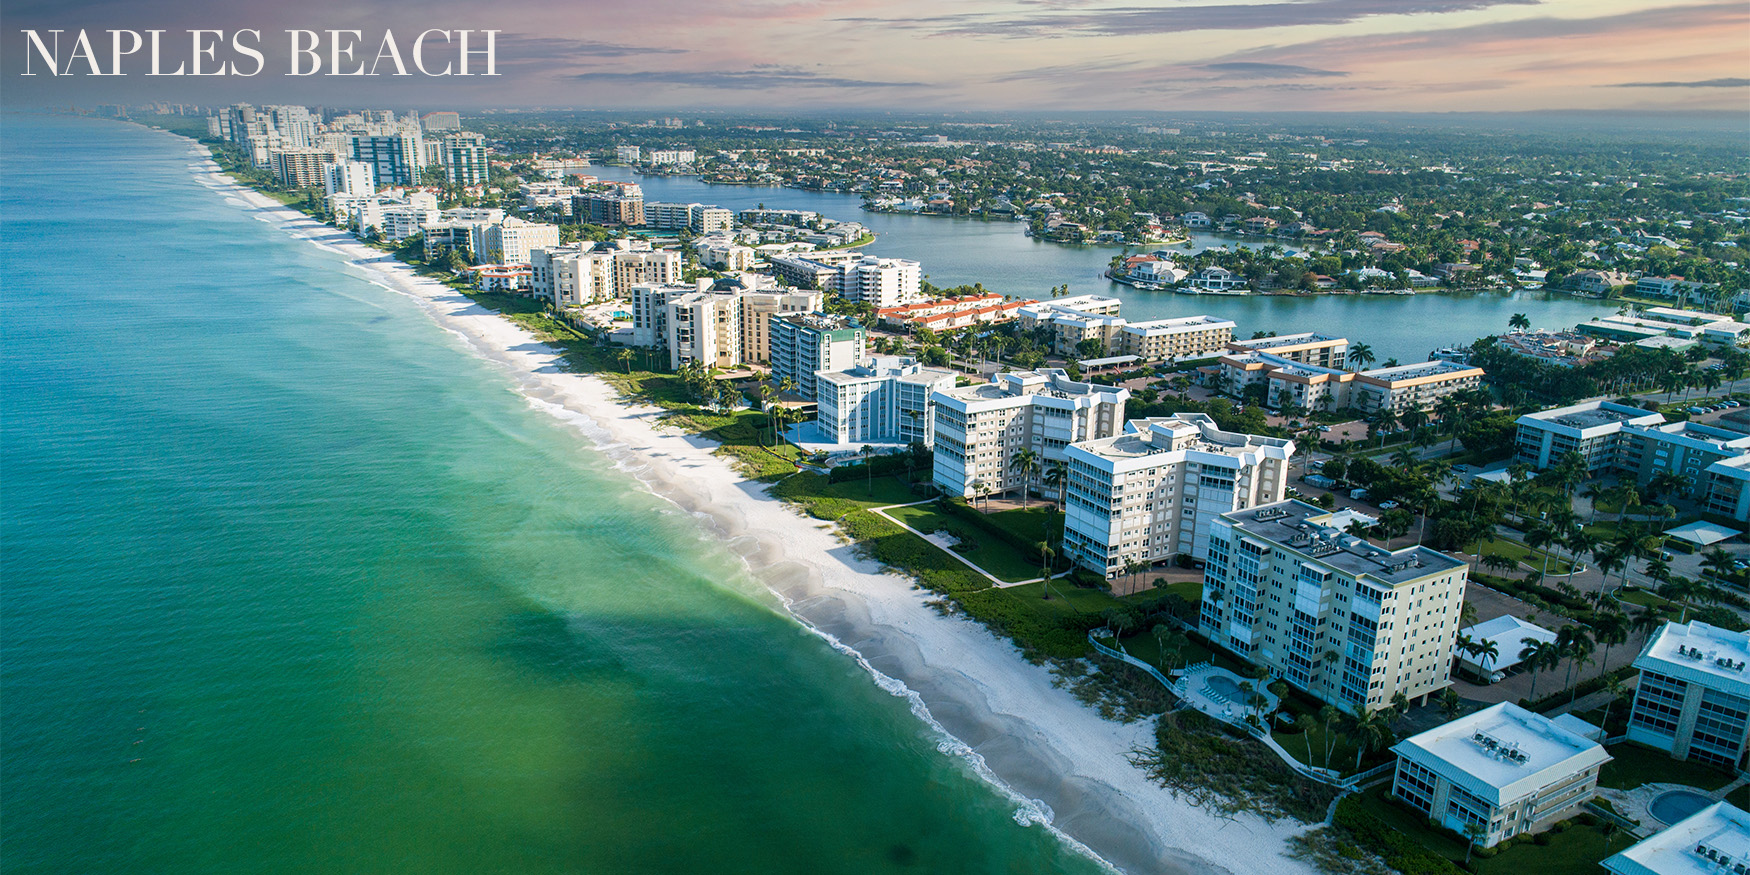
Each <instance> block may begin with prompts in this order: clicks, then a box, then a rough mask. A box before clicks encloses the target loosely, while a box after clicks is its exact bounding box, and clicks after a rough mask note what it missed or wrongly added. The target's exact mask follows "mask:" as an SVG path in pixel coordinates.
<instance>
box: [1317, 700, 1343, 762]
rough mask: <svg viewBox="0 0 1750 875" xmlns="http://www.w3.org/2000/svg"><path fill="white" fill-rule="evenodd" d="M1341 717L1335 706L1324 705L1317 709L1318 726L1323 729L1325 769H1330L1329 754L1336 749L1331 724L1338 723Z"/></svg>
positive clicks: (1335, 739)
mask: <svg viewBox="0 0 1750 875" xmlns="http://www.w3.org/2000/svg"><path fill="white" fill-rule="evenodd" d="M1342 717H1343V712H1341V711H1339V710H1337V706H1335V705H1326V706H1324V707H1322V708H1320V709H1319V724H1320V725H1322V726H1323V727H1324V728H1325V768H1327V769H1328V768H1330V767H1331V754H1332V753H1334V752H1336V749H1337V733H1336V732H1334V731H1333V728H1334V727H1333V724H1335V723H1337V722H1338V721H1340V720H1341V719H1342Z"/></svg>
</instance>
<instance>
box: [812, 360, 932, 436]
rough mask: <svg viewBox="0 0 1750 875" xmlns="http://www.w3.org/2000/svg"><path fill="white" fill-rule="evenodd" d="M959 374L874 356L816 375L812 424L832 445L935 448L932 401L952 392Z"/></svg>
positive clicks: (915, 362) (915, 363)
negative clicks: (910, 445)
mask: <svg viewBox="0 0 1750 875" xmlns="http://www.w3.org/2000/svg"><path fill="white" fill-rule="evenodd" d="M956 379H957V375H956V374H955V373H954V372H953V371H950V370H945V369H941V368H930V367H925V366H923V365H921V364H919V363H918V361H917V360H916V359H910V358H901V357H898V356H877V357H875V358H871V359H867V360H864V361H862V362H859V363H858V364H857V365H856V366H855V367H852V368H848V369H846V370H840V371H821V372H820V373H818V374H816V375H815V380H816V382H815V396H814V397H815V401H816V402H817V408H818V410H819V414H818V416H817V417H816V419H815V422H816V424H817V427H818V428H819V429H820V434H821V438H822V440H824V441H825V442H827V443H833V444H900V445H907V444H912V443H921V444H923V445H924V446H926V447H928V446H933V445H934V444H935V429H934V426H935V415H936V405H935V402H934V401H932V400H931V396H932V395H933V394H934V393H936V392H940V391H944V390H947V389H952V388H954V383H955V380H956Z"/></svg>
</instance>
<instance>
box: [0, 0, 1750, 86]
mask: <svg viewBox="0 0 1750 875" xmlns="http://www.w3.org/2000/svg"><path fill="white" fill-rule="evenodd" d="M55 28H59V29H62V30H63V31H64V33H63V34H62V40H63V44H62V45H61V50H60V51H59V52H58V53H57V55H58V57H59V58H61V59H62V60H63V61H67V63H66V64H64V65H63V66H64V68H70V69H72V70H73V71H74V75H67V76H49V75H44V73H43V67H44V64H43V62H42V61H41V60H40V59H39V58H38V57H37V56H36V55H35V53H34V52H33V51H32V50H31V49H30V44H29V43H28V42H27V40H26V37H25V35H24V34H23V32H22V31H24V30H25V29H32V30H37V31H39V32H45V31H47V30H49V29H55ZM154 28H156V29H163V30H165V31H166V35H165V37H164V38H163V39H164V49H163V53H164V58H165V61H164V66H163V69H174V64H175V63H179V62H186V61H187V56H188V55H189V53H190V50H189V47H188V42H189V36H188V34H187V31H188V30H190V29H196V28H200V29H213V30H223V31H225V32H226V35H225V39H227V40H228V39H230V37H231V35H232V33H234V32H235V31H236V30H238V29H242V28H251V29H255V30H259V31H261V32H262V38H261V40H260V43H261V48H262V50H263V53H264V54H265V55H266V58H265V63H264V65H263V71H262V73H261V74H260V75H256V76H252V77H250V76H240V75H230V76H218V77H204V78H191V77H173V76H147V75H145V72H146V68H147V66H148V64H147V62H146V61H145V58H146V56H147V53H146V52H145V51H141V52H138V53H135V54H134V55H130V56H128V57H127V59H126V60H125V61H124V64H123V67H122V69H123V71H124V72H126V73H128V75H125V76H105V77H95V76H91V75H85V74H88V73H89V72H90V65H89V64H86V63H84V62H76V63H75V62H71V61H70V59H69V56H70V54H71V51H72V45H73V41H74V38H75V36H76V34H77V32H78V31H79V30H80V29H85V30H86V31H87V32H88V33H89V34H90V35H91V36H92V37H93V39H94V48H95V50H96V54H97V55H98V56H99V58H100V59H101V60H100V62H99V64H98V66H99V67H100V68H101V69H102V70H103V71H104V72H113V68H112V66H111V64H110V61H109V57H110V51H111V48H110V37H109V35H108V34H107V33H104V32H103V31H107V30H110V29H131V30H138V31H145V30H147V29H154ZM288 28H297V29H305V30H312V31H319V32H320V31H326V30H330V29H334V30H347V29H357V30H360V31H362V38H361V40H360V43H361V45H360V48H359V50H358V52H357V53H356V54H357V55H359V56H363V58H364V59H365V60H369V59H370V57H371V56H373V55H376V54H377V53H378V51H379V48H380V45H381V41H382V39H383V37H384V34H385V31H389V32H392V33H393V34H394V37H395V41H396V44H397V49H398V51H399V52H400V53H401V54H402V55H403V61H404V63H405V64H406V65H407V66H408V68H409V70H410V72H412V68H411V59H410V58H409V57H407V56H408V55H410V53H411V42H412V40H413V38H414V37H415V36H417V35H418V34H419V33H420V32H421V31H422V30H425V29H427V28H443V29H463V28H466V29H471V30H473V31H476V32H478V31H482V30H487V29H492V30H498V31H501V33H500V35H499V36H497V37H496V50H497V55H496V60H497V69H498V72H499V73H500V74H501V75H499V76H495V77H480V76H473V77H467V78H463V77H455V76H452V77H447V78H446V77H428V76H422V75H419V74H418V73H417V72H412V75H408V76H392V75H388V74H389V73H390V71H392V70H393V65H392V62H390V61H388V60H384V61H382V62H379V63H378V72H379V75H375V76H362V77H335V76H322V75H317V76H306V77H294V76H289V75H286V72H287V70H288V67H289V51H288V47H287V43H288V42H289V37H288V36H287V35H286V33H285V31H286V30H287V29H288ZM44 37H45V39H47V38H48V35H47V34H46V33H45V34H44ZM4 39H5V42H4V43H0V46H3V48H0V70H4V73H5V76H6V80H5V85H4V87H3V88H0V103H3V105H6V106H12V107H17V106H44V105H50V106H60V105H67V104H76V105H90V104H92V103H98V102H104V103H132V102H139V101H145V100H167V101H177V102H190V103H221V102H233V101H248V102H253V103H275V102H302V103H309V104H322V105H329V106H364V105H371V106H390V107H398V108H410V109H424V110H430V109H440V108H456V109H464V110H465V109H477V108H485V107H493V106H497V107H553V108H559V107H569V108H577V109H590V108H602V109H622V108H623V109H633V108H638V109H644V108H651V109H657V108H672V109H674V110H677V111H679V110H686V109H690V110H709V109H724V110H741V109H762V110H791V109H794V110H825V109H838V108H861V109H882V110H913V111H961V110H965V111H1002V110H1066V109H1077V110H1103V109H1110V110H1132V111H1161V112H1172V111H1194V110H1195V111H1211V110H1235V111H1283V110H1312V111H1417V112H1445V111H1462V112H1498V111H1536V110H1557V109H1561V110H1569V109H1578V110H1636V111H1643V110H1727V111H1737V112H1746V111H1750V2H1746V0H1728V2H1693V0H1670V2H1657V0H1652V2H1649V0H1243V2H1235V0H1174V2H1152V3H1151V2H1139V0H882V2H878V3H870V2H867V0H862V2H852V0H614V2H604V0H571V2H533V0H494V2H490V3H482V2H478V0H470V2H466V3H463V2H456V0H432V2H425V3H421V4H418V5H417V6H413V5H410V4H406V3H396V4H390V3H385V2H382V0H355V2H350V3H341V2H335V0H316V2H284V0H272V2H270V0H174V2H173V0H71V2H68V0H12V2H7V3H6V8H5V34H4ZM324 39H325V42H324V43H323V46H322V51H323V52H327V51H328V49H329V48H330V47H331V45H330V43H329V42H328V41H327V38H326V36H325V35H324ZM475 39H476V40H477V39H479V37H478V36H476V37H475ZM433 45H440V44H438V43H437V42H436V41H435V40H434V42H433ZM478 45H479V44H478V42H476V43H475V47H476V48H477V47H478ZM437 54H438V58H437V59H436V60H434V61H432V63H431V65H430V67H431V68H432V69H437V68H439V67H440V66H441V64H442V62H443V61H444V59H445V58H444V57H443V53H442V52H438V53H437ZM451 57H452V59H453V55H452V56H451ZM216 59H217V60H218V61H225V60H227V59H229V60H231V61H234V62H236V63H238V64H240V65H244V67H245V69H248V68H250V67H253V65H254V61H252V60H250V59H249V58H247V57H245V56H242V55H239V54H238V53H236V52H233V51H229V50H228V49H222V50H221V51H219V52H217V53H216ZM324 60H326V56H324ZM304 61H305V63H306V66H307V65H308V63H309V56H304ZM27 62H28V63H31V64H32V65H33V69H34V70H35V71H36V72H37V74H38V75H35V76H25V75H23V73H24V67H25V64H26V63H27ZM475 64H476V68H477V66H478V64H479V61H478V59H476V61H475ZM325 69H326V68H325Z"/></svg>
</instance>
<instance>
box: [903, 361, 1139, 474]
mask: <svg viewBox="0 0 1750 875" xmlns="http://www.w3.org/2000/svg"><path fill="white" fill-rule="evenodd" d="M1129 399H1130V390H1129V389H1123V388H1117V387H1112V386H1098V385H1093V384H1089V383H1078V382H1075V381H1073V380H1071V379H1069V376H1068V375H1067V374H1065V373H1064V372H1063V371H1062V370H1060V369H1058V368H1043V369H1040V370H1037V371H1019V372H1011V373H1006V374H997V375H995V376H993V377H991V381H990V382H989V383H983V384H980V385H977V386H961V387H959V388H955V389H947V390H944V391H941V392H937V393H935V395H934V396H933V400H934V401H935V403H936V423H935V431H936V460H935V473H934V478H935V483H936V486H937V487H939V488H940V489H941V490H942V491H943V492H945V493H947V494H949V495H959V496H972V495H975V494H976V492H977V488H978V486H979V485H981V484H982V485H983V486H985V487H986V488H988V489H989V490H990V491H991V492H1003V491H1006V490H1009V489H1013V488H1016V487H1019V486H1021V485H1022V484H1023V483H1028V482H1032V480H1031V479H1030V478H1029V476H1028V475H1027V474H1026V473H1025V472H1023V471H1020V470H1018V469H1015V468H1014V467H1013V466H1012V462H1013V461H1014V458H1015V454H1016V453H1019V452H1020V451H1022V450H1032V451H1033V452H1035V453H1038V454H1039V455H1040V457H1041V469H1040V470H1041V471H1043V470H1044V467H1045V466H1048V465H1049V464H1050V463H1051V462H1057V461H1062V460H1063V459H1064V458H1065V455H1064V452H1065V448H1067V447H1068V446H1069V445H1070V444H1072V443H1075V442H1077V441H1085V440H1092V439H1094V438H1103V437H1111V436H1112V435H1115V434H1117V433H1118V430H1119V429H1120V428H1122V427H1123V425H1124V402H1126V401H1128V400H1129ZM1038 476H1039V472H1034V474H1033V475H1032V477H1033V478H1037V477H1038Z"/></svg>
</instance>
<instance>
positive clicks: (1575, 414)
mask: <svg viewBox="0 0 1750 875" xmlns="http://www.w3.org/2000/svg"><path fill="white" fill-rule="evenodd" d="M1528 420H1529V421H1531V422H1534V423H1538V424H1545V423H1547V424H1549V425H1559V426H1565V427H1567V428H1571V429H1574V430H1575V431H1586V430H1590V429H1595V428H1604V427H1609V426H1616V427H1618V428H1620V427H1621V426H1622V425H1623V424H1625V423H1633V424H1635V425H1653V424H1658V423H1662V422H1664V421H1665V417H1664V416H1662V415H1660V414H1659V413H1658V412H1656V411H1652V410H1642V409H1640V408H1639V407H1629V406H1628V405H1626V404H1617V403H1615V402H1614V401H1586V402H1582V403H1580V404H1570V405H1568V406H1567V407H1557V408H1554V409H1552V410H1540V411H1537V412H1536V413H1527V414H1525V415H1524V416H1521V417H1519V420H1518V421H1519V422H1520V423H1522V424H1523V423H1525V422H1526V421H1528Z"/></svg>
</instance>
